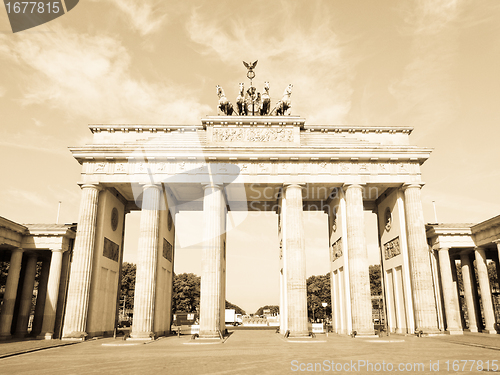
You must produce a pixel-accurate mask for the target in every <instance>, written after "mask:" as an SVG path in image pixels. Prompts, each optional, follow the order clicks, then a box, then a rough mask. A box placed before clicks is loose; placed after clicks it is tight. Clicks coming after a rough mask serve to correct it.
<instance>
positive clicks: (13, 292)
mask: <svg viewBox="0 0 500 375" xmlns="http://www.w3.org/2000/svg"><path fill="white" fill-rule="evenodd" d="M304 188H305V185H304V184H297V183H290V184H284V185H282V193H283V194H282V195H281V198H280V199H279V201H278V206H279V210H278V211H279V212H278V215H279V221H280V225H279V234H280V236H281V238H282V241H281V242H282V254H281V256H282V266H283V268H282V270H281V274H282V276H281V281H280V284H281V286H280V288H281V297H280V309H281V311H280V313H281V314H280V315H281V317H282V319H284V321H283V322H281V328H282V330H283V332H282V333H286V334H287V335H289V336H290V337H304V336H308V335H309V328H308V316H307V290H306V265H305V264H306V262H305V258H306V254H305V236H304V222H303V220H304V217H303V206H304V204H305V202H304V201H303V198H302V197H303V189H304ZM420 188H421V187H420V185H415V184H413V185H406V186H403V187H400V188H398V189H399V190H396V192H398V191H399V192H400V193H399V194H401V196H400V198H401V201H402V202H403V206H402V208H400V209H401V212H402V214H403V215H404V218H403V217H401V218H400V220H401V223H402V225H403V227H402V228H401V232H400V236H401V238H402V240H403V241H404V242H403V244H402V245H401V246H402V249H403V250H402V251H403V252H406V253H405V254H406V255H405V256H406V257H407V259H408V266H409V269H408V271H405V272H406V274H407V275H408V276H403V280H404V283H405V285H406V287H408V288H410V289H409V290H410V294H409V295H408V294H407V293H406V292H405V293H406V297H405V298H407V299H408V298H409V300H407V301H406V302H405V303H404V304H405V306H410V308H411V311H410V315H411V316H409V317H407V319H408V321H410V323H409V326H408V327H410V328H412V329H413V327H414V329H415V330H417V331H422V332H425V333H433V332H438V331H440V330H442V329H443V327H442V326H441V325H442V323H441V322H440V320H439V305H440V303H439V301H437V299H438V297H436V296H437V294H440V293H442V303H443V305H444V309H443V311H444V319H445V328H446V330H447V331H449V332H450V333H460V332H462V330H463V323H462V317H461V315H460V303H459V298H458V294H457V285H456V269H455V259H456V256H457V253H456V252H455V253H453V255H450V254H451V253H450V249H449V248H445V247H443V248H439V249H438V250H437V251H436V252H435V254H434V261H435V262H436V261H439V268H438V273H439V279H440V292H437V294H436V280H435V279H434V278H433V274H432V269H431V266H430V265H431V261H432V259H430V257H429V256H430V254H431V253H430V252H429V246H428V244H427V238H426V230H425V224H424V218H423V211H422V203H421V198H420ZM340 189H341V190H342V198H341V200H342V202H343V203H341V205H343V206H342V207H344V210H345V211H344V213H343V215H344V219H345V232H343V233H344V235H345V239H344V241H345V245H344V255H345V256H344V259H345V261H344V262H345V263H344V266H345V270H344V271H345V272H346V273H347V274H346V277H345V280H346V281H344V280H340V279H339V277H338V275H337V276H335V275H334V274H333V272H332V275H333V276H332V282H333V283H334V285H333V286H332V305H333V306H332V307H333V310H334V311H333V314H332V315H333V316H332V318H333V319H334V321H337V320H338V319H343V320H349V322H350V323H349V324H350V325H349V329H350V330H351V331H356V333H357V334H358V335H372V334H373V333H374V330H373V322H372V306H371V296H370V280H369V274H368V255H367V244H366V239H365V228H364V209H365V208H364V189H365V187H364V186H363V185H362V184H346V185H344V186H342V187H341V188H340ZM103 190H105V189H103V187H102V186H100V185H98V184H87V185H83V186H82V201H81V207H80V213H79V225H78V232H77V236H76V242H75V246H74V255H73V259H72V262H71V278H70V281H69V287H68V291H67V299H66V313H65V316H64V325H63V332H62V337H63V338H66V339H84V338H85V337H86V336H87V335H88V334H89V328H88V320H89V305H91V303H92V301H91V286H92V283H93V282H95V280H93V279H92V275H93V273H92V272H93V270H92V267H93V265H94V264H95V259H94V258H95V256H96V241H98V240H99V239H98V238H97V237H98V236H96V232H97V231H99V230H101V229H99V225H100V224H99V220H100V219H99V207H100V206H99V204H100V202H99V199H100V198H99V197H100V194H101V192H102V191H103ZM203 191H204V195H203V212H204V214H203V215H204V224H203V239H204V243H203V258H202V275H201V277H202V283H201V301H200V335H199V336H200V338H202V339H212V338H219V337H220V335H221V333H222V332H223V331H224V327H225V322H224V320H225V319H224V310H225V274H226V234H225V232H226V215H227V210H228V202H227V196H226V194H225V190H224V186H223V185H222V184H216V183H207V184H205V185H203ZM142 197H143V198H142V207H141V221H140V237H139V247H138V249H139V252H138V262H137V276H136V277H137V279H136V289H135V306H134V320H133V325H132V331H131V338H132V339H150V338H152V337H155V336H156V335H158V334H162V333H165V332H168V331H169V330H170V324H171V322H170V317H169V316H168V317H167V315H169V313H170V310H169V311H168V314H167V315H165V314H163V313H162V314H163V315H164V318H161V319H164V320H165V322H167V323H165V322H159V320H158V319H159V318H158V316H159V315H161V314H159V311H160V310H159V309H164V308H165V306H168V307H167V308H168V309H170V305H169V304H165V303H164V302H162V301H163V300H162V298H163V299H165V298H167V299H169V298H171V290H170V291H167V292H166V294H165V292H163V291H162V290H163V289H161V288H160V286H159V285H158V282H159V281H158V280H159V278H160V274H159V272H160V273H161V271H162V268H161V267H160V266H159V264H160V262H161V261H162V259H163V258H162V255H161V254H162V248H161V244H162V240H163V241H165V239H164V237H165V234H164V232H165V231H166V230H165V229H164V227H165V223H166V221H164V219H162V215H163V214H162V211H163V212H165V211H167V212H168V210H169V207H168V202H167V201H166V199H165V190H164V189H163V186H162V185H161V184H145V185H143V186H142ZM403 198H404V199H403ZM395 207H396V206H395ZM394 209H395V210H396V209H397V207H396V208H394ZM329 214H330V215H331V213H329ZM102 215H104V213H103V212H101V216H102ZM104 216H105V215H104ZM379 216H380V215H379ZM332 220H333V217H330V222H331V221H332ZM379 220H380V217H379ZM162 231H163V232H162ZM168 231H169V232H170V228H169V229H168ZM101 232H102V231H101ZM162 233H163V234H162ZM100 235H102V233H101V234H100ZM169 235H170V236H173V234H172V233H170V234H169ZM390 236H393V234H390ZM170 241H172V239H170ZM172 242H173V241H172ZM330 246H331V247H332V246H333V243H332V240H331V243H330ZM65 254H67V256H66V258H64V255H65ZM473 254H474V257H473V258H474V259H475V262H476V269H477V286H476V277H475V274H474V267H473V260H474V259H472V258H471V253H470V251H462V252H461V253H460V254H459V257H460V261H461V267H462V274H463V284H464V290H465V301H466V306H467V315H468V321H469V329H470V331H472V332H477V331H479V330H482V331H486V332H490V333H493V332H495V327H494V323H495V316H494V310H493V304H492V297H491V291H490V285H489V280H488V271H487V263H486V256H487V252H486V251H485V249H484V248H481V247H477V248H475V249H474V250H473ZM99 256H100V255H99ZM163 256H164V257H165V258H168V256H166V255H165V248H164V249H163ZM50 258H51V259H50V262H49V261H47V260H44V261H43V266H42V269H41V273H40V284H39V287H38V297H37V304H36V307H35V317H34V321H33V329H32V332H33V333H35V334H37V336H38V337H44V338H52V337H54V330H55V325H56V312H57V311H58V305H60V301H58V298H60V295H61V290H63V289H64V288H62V289H61V287H60V285H61V278H62V276H61V272H62V270H64V269H67V263H68V262H69V253H64V252H63V249H62V248H61V249H58V248H54V249H52V251H51V257H50ZM431 258H432V257H431ZM37 259H38V258H37V253H36V252H33V251H24V250H23V249H21V248H18V249H14V250H12V251H11V258H10V262H11V265H10V271H9V274H8V278H7V285H6V290H5V296H4V301H3V306H2V311H1V315H0V337H1V338H8V337H10V335H11V333H14V334H15V335H17V336H23V335H26V333H27V326H28V319H29V315H30V312H31V298H32V295H33V286H34V280H35V270H36V265H37ZM64 259H67V260H66V266H64V264H63V263H65V260H64ZM496 259H498V256H497V258H496ZM38 260H40V259H38ZM169 261H170V264H172V263H173V259H172V256H171V258H170V259H169ZM333 261H334V260H332V262H333ZM401 264H403V265H404V262H403V263H401ZM165 267H166V266H165ZM165 267H163V271H165ZM497 267H498V266H497ZM497 269H500V267H498V268H497ZM94 274H95V273H94ZM403 274H404V272H403ZM162 280H163V281H162V282H165V281H166V279H162ZM170 282H171V279H170ZM335 283H336V284H338V285H336V284H335ZM339 283H340V284H339ZM385 287H386V288H387V287H388V286H387V285H385ZM400 287H403V286H401V285H400ZM476 289H479V291H480V299H481V305H482V306H483V317H484V321H485V327H481V319H482V317H481V311H480V308H479V305H480V304H479V299H478V298H479V296H478V293H477V292H476ZM115 291H116V293H117V292H118V291H117V290H116V289H115ZM162 293H163V294H162ZM169 293H170V294H169ZM339 293H340V294H339ZM63 294H64V293H63ZM160 294H162V295H160ZM110 295H111V297H109V294H108V295H107V296H108V297H106V298H108V299H110V301H111V302H110V303H116V297H113V291H111V294H110ZM115 295H116V294H115ZM340 295H342V298H344V299H345V300H346V302H345V303H347V304H348V305H349V306H348V307H346V306H344V307H342V308H340V307H339V304H340V299H339V298H340V297H339V296H340ZM98 297H99V295H96V297H94V298H98ZM393 298H397V296H394V297H393ZM16 301H17V302H16ZM99 301H100V300H99ZM100 302H102V301H100ZM108 302H109V301H108ZM110 311H115V310H114V309H111V310H110ZM163 315H162V316H163ZM167 325H168V327H167ZM344 332H345V331H344ZM345 333H349V332H345Z"/></svg>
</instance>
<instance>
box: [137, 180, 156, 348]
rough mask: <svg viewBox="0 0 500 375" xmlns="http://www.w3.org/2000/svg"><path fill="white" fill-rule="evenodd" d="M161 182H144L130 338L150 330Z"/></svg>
mask: <svg viewBox="0 0 500 375" xmlns="http://www.w3.org/2000/svg"><path fill="white" fill-rule="evenodd" d="M161 192H162V189H161V186H159V185H145V186H144V187H143V201H142V210H141V224H140V235H139V236H140V237H139V249H138V254H137V275H136V284H135V294H134V321H133V324H132V333H131V335H130V336H131V337H132V338H145V339H147V338H151V337H152V336H153V334H154V312H155V311H154V310H155V298H156V269H157V258H158V241H159V237H158V236H159V219H160V211H159V209H160V197H161Z"/></svg>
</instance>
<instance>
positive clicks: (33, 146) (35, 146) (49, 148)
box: [0, 129, 68, 157]
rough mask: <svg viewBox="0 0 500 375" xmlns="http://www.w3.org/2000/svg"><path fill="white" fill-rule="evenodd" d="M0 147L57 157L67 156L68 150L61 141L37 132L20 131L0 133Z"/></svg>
mask: <svg viewBox="0 0 500 375" xmlns="http://www.w3.org/2000/svg"><path fill="white" fill-rule="evenodd" d="M0 146H2V147H12V148H18V149H22V150H28V151H35V152H43V153H47V154H52V155H57V156H64V157H67V156H68V148H67V145H66V144H63V140H62V139H59V138H55V137H53V136H51V135H47V134H45V133H40V132H39V131H38V130H27V129H25V130H21V131H19V132H17V133H8V132H6V131H2V132H0Z"/></svg>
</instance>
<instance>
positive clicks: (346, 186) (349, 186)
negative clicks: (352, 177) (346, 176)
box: [342, 183, 365, 190]
mask: <svg viewBox="0 0 500 375" xmlns="http://www.w3.org/2000/svg"><path fill="white" fill-rule="evenodd" d="M364 186H365V184H358V183H353V184H349V183H347V184H344V185H342V188H343V189H344V190H348V189H353V188H358V189H364Z"/></svg>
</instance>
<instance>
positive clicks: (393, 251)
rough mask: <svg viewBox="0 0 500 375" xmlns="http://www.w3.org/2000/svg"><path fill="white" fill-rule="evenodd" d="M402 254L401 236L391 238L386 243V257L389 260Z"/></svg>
mask: <svg viewBox="0 0 500 375" xmlns="http://www.w3.org/2000/svg"><path fill="white" fill-rule="evenodd" d="M399 254H401V246H400V244H399V237H396V238H394V239H393V240H390V241H389V242H386V243H385V244H384V258H385V260H389V259H391V258H394V257H395V256H397V255H399Z"/></svg>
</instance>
